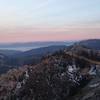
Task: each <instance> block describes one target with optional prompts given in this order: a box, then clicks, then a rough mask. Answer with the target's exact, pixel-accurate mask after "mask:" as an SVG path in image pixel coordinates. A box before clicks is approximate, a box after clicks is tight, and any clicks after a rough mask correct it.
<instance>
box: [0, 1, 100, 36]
mask: <svg viewBox="0 0 100 100" xmlns="http://www.w3.org/2000/svg"><path fill="white" fill-rule="evenodd" d="M87 27H89V28H91V29H92V28H95V30H96V28H98V29H97V30H99V29H100V0H0V35H3V34H8V33H9V34H11V35H13V34H16V32H15V31H16V30H17V31H18V32H19V31H20V30H21V32H22V31H24V29H27V28H28V31H32V32H31V33H30V34H34V33H40V32H41V31H40V29H41V30H42V31H43V32H44V31H45V34H46V32H47V31H48V33H50V32H51V31H55V30H57V29H58V30H59V28H60V30H64V31H65V28H67V31H69V30H70V28H71V29H73V28H77V29H78V28H87ZM34 28H35V30H34ZM36 29H37V30H39V32H37V30H36ZM5 30H7V32H6V31H5ZM95 30H94V34H97V33H99V31H98V32H96V31H95ZM8 31H9V32H8ZM73 31H74V30H73ZM14 32H15V33H14ZM18 32H17V34H18ZM21 32H19V33H21ZM87 32H88V31H87ZM41 33H42V32H41ZM48 33H47V34H48ZM53 33H54V32H53ZM91 33H92V34H93V32H90V31H89V34H91ZM21 34H23V32H22V33H21ZM26 34H28V33H26ZM51 34H52V33H51ZM66 34H67V33H66ZM76 34H77V33H76ZM87 34H88V33H87ZM94 34H93V35H94ZM99 36H100V35H99ZM3 37H4V36H3Z"/></svg>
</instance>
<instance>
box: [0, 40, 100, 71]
mask: <svg viewBox="0 0 100 100" xmlns="http://www.w3.org/2000/svg"><path fill="white" fill-rule="evenodd" d="M35 43H36V44H35ZM76 44H78V45H80V46H77V45H76ZM46 45H48V46H46ZM7 46H8V47H9V46H10V47H13V48H14V47H21V46H25V47H26V48H27V47H28V46H32V48H33V49H31V50H28V51H17V50H6V49H5V50H0V55H2V56H3V58H0V61H1V62H2V63H3V64H2V63H1V62H0V73H2V72H6V71H8V70H9V69H10V68H16V67H20V66H23V65H34V64H38V63H39V62H40V61H41V59H42V58H43V56H47V55H50V54H53V53H55V52H56V51H59V50H62V49H65V48H67V49H69V50H72V51H74V52H78V51H83V50H85V49H86V50H87V48H89V49H94V50H100V40H99V39H92V40H84V41H80V42H76V43H75V44H74V42H69V43H68V42H47V43H45V42H41V43H40V42H34V43H33V44H32V43H22V44H20V43H16V44H6V45H3V44H2V45H0V47H7ZM34 46H37V47H38V48H35V49H34ZM10 47H9V48H10ZM1 69H2V70H1Z"/></svg>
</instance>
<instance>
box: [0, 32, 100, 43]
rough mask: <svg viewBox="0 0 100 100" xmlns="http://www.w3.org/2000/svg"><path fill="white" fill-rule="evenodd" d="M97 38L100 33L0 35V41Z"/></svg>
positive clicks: (99, 36)
mask: <svg viewBox="0 0 100 100" xmlns="http://www.w3.org/2000/svg"><path fill="white" fill-rule="evenodd" d="M94 38H99V39H100V34H80V33H78V34H74V33H73V34H72V33H69V34H67V33H54V34H50V33H48V34H45V33H44V34H15V35H14V34H13V35H9V34H7V35H0V42H5V43H6V42H31V41H67V40H83V39H94Z"/></svg>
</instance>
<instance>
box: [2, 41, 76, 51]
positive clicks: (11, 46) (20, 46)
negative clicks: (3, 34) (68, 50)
mask: <svg viewBox="0 0 100 100" xmlns="http://www.w3.org/2000/svg"><path fill="white" fill-rule="evenodd" d="M74 43H75V41H66V42H54V41H51V42H28V43H8V44H7V43H5V44H4V43H3V44H0V49H4V50H5V49H7V50H21V51H27V50H31V49H36V48H40V47H48V46H52V45H58V46H59V45H66V46H69V45H72V44H74Z"/></svg>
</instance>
